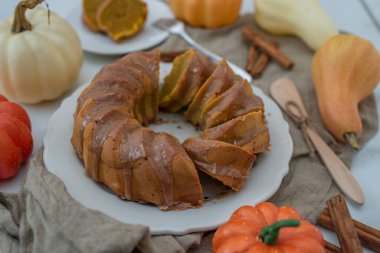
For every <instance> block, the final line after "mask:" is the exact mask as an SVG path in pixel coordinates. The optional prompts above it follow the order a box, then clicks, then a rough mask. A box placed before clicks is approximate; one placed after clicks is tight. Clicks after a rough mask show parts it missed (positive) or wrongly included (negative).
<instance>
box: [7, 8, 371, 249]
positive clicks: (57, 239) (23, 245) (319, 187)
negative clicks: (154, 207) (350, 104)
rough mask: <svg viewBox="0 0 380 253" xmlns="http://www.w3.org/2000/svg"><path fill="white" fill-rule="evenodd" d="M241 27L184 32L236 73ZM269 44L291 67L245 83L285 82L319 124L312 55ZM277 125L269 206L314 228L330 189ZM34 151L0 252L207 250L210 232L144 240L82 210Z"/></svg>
mask: <svg viewBox="0 0 380 253" xmlns="http://www.w3.org/2000/svg"><path fill="white" fill-rule="evenodd" d="M245 25H250V26H253V21H252V16H251V15H247V16H244V17H242V18H241V19H240V20H239V22H238V23H236V24H235V25H233V26H230V27H226V28H222V29H218V30H203V29H194V28H191V29H190V28H188V32H189V33H190V34H191V36H192V37H193V38H194V39H195V40H196V41H199V42H200V43H201V44H202V45H204V46H205V47H207V48H209V49H211V50H213V51H214V52H215V53H217V54H219V55H221V56H222V57H225V58H227V59H228V60H230V61H232V62H234V63H236V64H237V65H239V66H241V67H244V65H245V62H246V55H247V50H248V47H247V45H246V44H245V42H244V41H243V40H242V38H241V36H240V28H241V27H243V26H245ZM267 37H268V38H274V37H272V36H269V35H268V36H267ZM275 39H276V40H278V42H279V45H280V49H281V50H282V51H284V52H285V53H286V54H287V55H289V56H291V58H292V59H293V60H294V61H295V63H296V65H295V68H294V69H293V70H292V71H284V70H283V69H282V68H281V67H279V66H278V64H276V63H275V62H271V63H270V65H269V66H268V67H267V69H266V70H265V72H264V75H263V76H262V78H260V79H258V80H254V82H253V85H254V86H258V87H260V88H261V89H263V91H264V92H265V93H267V94H268V90H269V87H270V85H271V84H272V82H273V81H274V80H276V79H277V78H279V77H282V76H284V75H286V76H288V77H290V78H292V79H293V80H294V81H295V82H296V84H297V86H298V88H299V90H300V92H301V94H302V98H303V100H304V102H305V106H306V109H307V111H308V112H309V114H310V118H311V119H312V120H313V121H314V123H316V124H317V125H319V126H321V124H320V122H321V121H320V116H319V112H318V107H317V103H316V96H315V92H314V89H313V86H312V80H311V74H310V62H311V58H312V55H313V52H311V51H310V50H309V49H308V48H307V47H306V46H305V45H304V44H303V43H302V42H301V41H300V40H298V39H296V38H294V37H276V38H275ZM162 48H163V49H166V50H177V49H184V48H187V45H186V44H185V43H184V42H182V41H181V40H179V39H178V38H175V37H172V38H170V39H169V40H168V41H167V42H166V43H165V44H164V45H163V46H162ZM360 112H361V115H362V119H363V126H364V129H363V135H362V136H361V138H360V140H359V141H360V143H365V142H366V141H367V140H368V139H369V138H370V137H371V136H373V135H374V134H375V133H376V131H377V127H378V126H377V123H378V119H377V111H376V106H375V101H374V98H373V97H372V96H371V97H370V98H368V99H367V100H365V101H364V102H363V103H362V104H361V105H360ZM285 119H286V120H287V121H288V123H289V125H290V133H291V136H292V138H293V141H294V152H293V157H292V160H291V162H290V170H289V173H288V175H287V176H286V177H285V178H284V180H283V182H282V185H281V187H280V189H279V190H278V191H277V193H276V194H275V195H274V196H273V197H272V198H271V199H270V201H271V202H273V203H275V204H277V205H292V206H294V207H295V208H297V209H298V210H299V211H300V212H301V214H302V215H303V216H304V217H305V218H307V219H309V220H310V221H312V222H315V219H316V217H317V215H318V214H319V212H320V211H321V210H322V208H323V207H324V203H325V200H326V199H327V198H329V197H330V196H331V195H332V194H335V193H337V192H338V189H337V188H336V186H335V184H334V183H333V182H332V180H331V177H330V176H329V174H328V172H327V171H326V169H325V167H324V166H323V165H322V163H321V161H320V160H319V159H318V158H316V159H310V158H309V157H308V150H307V146H306V145H305V143H304V141H303V139H302V134H301V132H300V130H299V129H298V128H297V127H296V126H295V124H294V123H293V122H292V121H291V120H289V118H288V117H287V116H285ZM268 120H270V119H268ZM341 150H342V153H341V154H340V157H341V158H342V160H343V161H344V162H345V164H347V165H350V162H351V157H352V155H353V154H354V150H353V149H352V148H350V147H348V146H347V145H341ZM42 152H43V151H42V150H40V151H39V152H37V153H36V154H35V155H34V157H33V159H32V160H31V162H30V165H29V172H28V175H27V178H26V182H25V184H24V186H23V188H22V190H21V191H20V193H18V194H0V248H1V249H2V251H3V252H163V253H164V252H165V253H170V252H186V251H189V250H190V251H192V252H211V238H212V235H213V233H212V232H211V233H206V236H204V237H203V239H202V241H201V236H202V234H201V233H195V234H190V235H185V236H170V235H167V236H153V237H151V235H150V233H149V229H148V228H146V227H143V226H139V225H130V224H123V223H120V222H117V221H116V220H114V219H112V218H110V217H108V216H106V215H104V214H102V213H100V212H98V211H94V210H89V209H87V208H85V207H83V206H82V205H80V204H79V203H77V202H76V201H75V200H73V199H72V198H71V197H70V196H69V194H68V193H67V191H66V189H65V187H64V185H63V183H62V182H61V181H60V180H59V179H58V178H57V177H56V176H54V175H52V174H51V173H49V172H48V171H47V170H46V168H44V166H43V162H42ZM173 222H175V221H173ZM199 244H200V246H199Z"/></svg>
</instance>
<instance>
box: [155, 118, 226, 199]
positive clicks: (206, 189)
mask: <svg viewBox="0 0 380 253" xmlns="http://www.w3.org/2000/svg"><path fill="white" fill-rule="evenodd" d="M149 127H150V128H151V129H152V130H153V131H155V132H166V133H168V134H171V135H173V136H175V137H176V138H178V140H179V141H180V142H181V143H183V142H184V141H185V140H186V139H187V138H190V137H199V135H200V133H201V132H200V130H199V129H198V128H197V127H195V126H193V125H192V124H190V123H189V122H188V121H187V120H186V118H185V117H184V116H183V115H182V114H181V113H167V112H162V111H160V112H159V113H158V116H157V120H156V122H155V123H153V124H150V125H149ZM198 175H199V180H200V182H201V185H202V192H203V201H204V202H205V203H206V202H212V201H218V200H219V199H223V198H224V197H227V196H228V195H229V194H231V193H232V192H233V191H232V190H231V189H229V188H228V187H227V186H224V185H223V184H222V183H220V182H219V181H217V180H214V179H213V178H211V177H210V176H208V175H206V174H205V173H203V172H201V171H199V170H198Z"/></svg>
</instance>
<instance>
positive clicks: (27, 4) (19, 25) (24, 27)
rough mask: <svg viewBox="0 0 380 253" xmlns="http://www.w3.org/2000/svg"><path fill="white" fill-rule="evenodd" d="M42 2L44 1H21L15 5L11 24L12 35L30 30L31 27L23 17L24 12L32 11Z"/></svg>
mask: <svg viewBox="0 0 380 253" xmlns="http://www.w3.org/2000/svg"><path fill="white" fill-rule="evenodd" d="M43 1H44V0H23V1H21V2H20V3H19V4H18V5H17V7H16V10H15V15H14V20H13V24H12V32H13V33H21V32H24V31H30V30H32V25H31V24H30V23H29V21H28V20H27V19H26V17H25V11H26V9H33V8H34V7H36V5H38V4H40V3H41V2H43Z"/></svg>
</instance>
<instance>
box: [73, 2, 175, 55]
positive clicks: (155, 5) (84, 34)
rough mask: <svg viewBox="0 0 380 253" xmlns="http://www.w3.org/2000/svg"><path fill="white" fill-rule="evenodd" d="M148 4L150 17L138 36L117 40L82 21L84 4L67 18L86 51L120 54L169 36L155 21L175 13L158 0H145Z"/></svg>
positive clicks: (158, 42)
mask: <svg viewBox="0 0 380 253" xmlns="http://www.w3.org/2000/svg"><path fill="white" fill-rule="evenodd" d="M145 2H146V3H147V5H148V17H147V20H146V23H145V27H144V28H143V30H142V31H140V33H138V34H137V35H136V36H134V37H131V38H128V39H125V40H123V41H122V42H119V43H117V42H115V41H113V40H112V39H111V38H109V37H108V36H107V35H105V34H101V33H97V32H93V31H91V30H90V29H89V28H87V27H86V25H85V24H84V23H83V21H82V5H81V1H79V4H78V5H77V6H76V7H75V8H74V9H73V10H72V11H71V12H70V13H69V14H68V16H67V17H66V19H67V20H68V21H69V23H70V24H71V25H72V27H73V28H74V29H75V30H76V32H77V34H78V36H79V39H80V41H81V44H82V48H83V50H84V51H87V52H90V53H95V54H103V55H118V54H125V53H128V52H132V51H138V50H144V49H148V48H152V47H154V46H156V45H158V44H160V43H161V42H163V41H164V40H165V39H167V38H168V36H169V33H168V32H166V31H161V30H159V29H157V28H155V27H153V25H152V24H153V23H154V22H155V21H157V20H158V19H160V18H173V17H174V16H173V14H172V12H171V10H170V8H169V6H167V5H166V4H164V3H163V2H160V1H158V0H145Z"/></svg>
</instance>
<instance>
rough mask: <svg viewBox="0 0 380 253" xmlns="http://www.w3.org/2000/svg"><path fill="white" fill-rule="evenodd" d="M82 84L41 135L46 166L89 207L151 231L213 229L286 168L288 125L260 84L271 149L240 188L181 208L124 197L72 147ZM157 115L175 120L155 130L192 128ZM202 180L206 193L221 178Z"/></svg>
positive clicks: (181, 134) (269, 187)
mask: <svg viewBox="0 0 380 253" xmlns="http://www.w3.org/2000/svg"><path fill="white" fill-rule="evenodd" d="M170 69H171V64H165V63H162V64H161V65H160V76H161V80H162V77H163V76H165V75H166V74H167V73H168V72H169V71H170ZM239 71H241V70H236V69H235V72H237V73H238V72H239ZM84 88H85V85H83V86H81V87H79V88H78V89H77V91H76V92H75V93H74V94H72V95H71V96H70V97H68V98H67V99H65V100H64V101H63V103H62V105H61V107H60V108H59V109H58V110H57V111H56V112H55V113H54V114H53V115H52V117H51V119H50V122H49V125H48V129H47V133H46V135H45V138H44V145H45V151H44V162H45V166H46V168H47V169H48V170H49V171H51V172H52V173H54V174H55V175H57V176H58V177H59V178H60V179H61V180H62V181H63V183H64V184H65V186H66V188H67V190H68V192H69V193H70V194H71V196H72V197H74V199H76V200H77V201H79V202H80V203H81V204H83V205H84V206H86V207H88V208H91V209H95V210H98V211H101V212H103V213H105V214H107V215H109V216H111V217H113V218H115V219H117V220H119V221H122V222H126V223H133V224H142V225H146V226H149V227H150V230H151V233H152V234H177V235H179V234H186V233H190V232H199V231H207V230H212V229H215V228H216V227H218V226H219V225H221V224H222V223H224V222H226V221H227V220H228V218H229V217H230V215H231V214H232V212H233V211H234V210H236V209H237V208H238V207H240V206H242V205H255V204H257V203H259V202H262V201H265V200H267V199H268V198H270V197H271V196H272V195H273V194H274V193H275V192H276V190H277V189H278V188H279V186H280V184H281V181H282V179H283V177H284V176H285V175H286V173H287V172H288V169H289V167H288V166H289V160H290V157H291V154H292V150H293V143H292V139H291V137H290V134H289V126H288V124H287V123H286V121H285V120H284V119H283V117H282V114H281V111H280V109H279V107H278V106H277V105H276V104H275V103H274V102H273V100H272V99H270V98H269V97H267V96H266V95H265V94H264V93H263V92H262V91H261V90H260V89H259V88H257V87H254V88H253V89H254V92H255V93H256V94H257V95H259V96H260V97H261V98H262V99H263V101H264V105H265V114H266V118H267V121H268V127H269V131H270V136H271V151H270V152H268V153H265V154H261V155H260V156H259V159H258V160H257V161H256V163H255V165H254V167H253V170H252V173H251V177H250V179H249V180H248V182H247V184H246V185H245V187H244V188H243V189H242V190H241V191H240V192H238V193H230V194H228V195H227V196H225V197H224V198H215V199H213V200H211V201H209V202H206V203H205V204H204V205H203V206H202V207H200V208H197V209H190V210H185V211H161V210H159V209H158V208H157V207H155V206H150V205H144V204H139V203H136V202H132V201H123V200H121V199H119V198H118V197H117V196H116V195H115V194H113V193H112V192H110V191H109V190H107V189H106V188H105V187H101V186H100V185H98V184H96V183H95V182H94V181H93V180H92V179H91V178H89V177H87V176H86V175H85V172H84V167H83V163H82V162H81V161H80V160H79V159H78V158H77V155H76V154H75V153H74V151H73V149H72V147H71V144H70V138H71V134H72V130H73V124H74V123H73V113H74V110H75V108H76V105H77V102H76V100H77V98H78V96H79V95H80V92H81V91H82V90H83V89H84ZM159 117H164V118H165V119H166V120H168V121H171V122H173V120H174V122H173V123H168V124H163V125H152V126H151V127H152V128H153V129H154V130H155V131H159V130H165V131H166V132H168V133H172V134H174V135H175V136H177V137H178V138H179V139H180V140H181V141H183V140H184V139H185V138H186V137H188V136H193V135H196V134H197V132H196V131H195V130H194V127H193V126H191V125H189V124H187V123H181V122H180V121H181V117H182V116H181V115H179V114H160V115H159ZM183 122H185V121H184V120H183ZM178 125H180V126H181V127H178ZM204 180H206V182H205V181H204ZM202 185H203V191H204V195H206V196H208V197H212V196H213V195H216V194H218V191H220V187H219V188H218V185H220V184H216V182H215V181H214V180H211V179H208V177H202ZM215 186H217V187H215Z"/></svg>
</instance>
